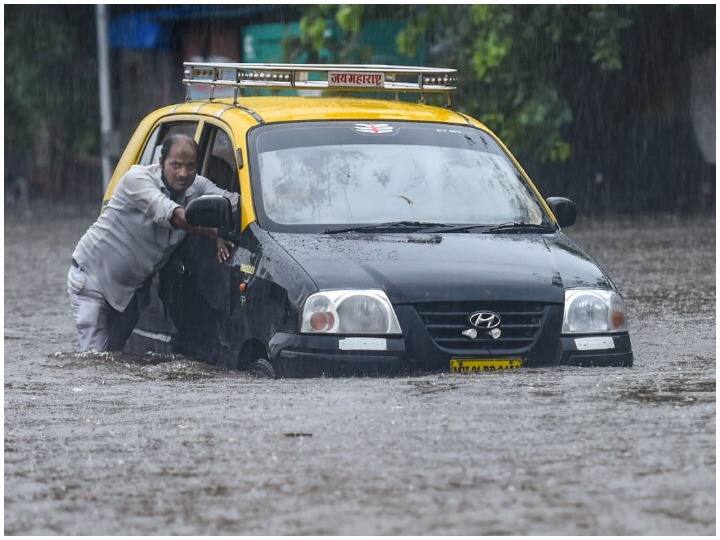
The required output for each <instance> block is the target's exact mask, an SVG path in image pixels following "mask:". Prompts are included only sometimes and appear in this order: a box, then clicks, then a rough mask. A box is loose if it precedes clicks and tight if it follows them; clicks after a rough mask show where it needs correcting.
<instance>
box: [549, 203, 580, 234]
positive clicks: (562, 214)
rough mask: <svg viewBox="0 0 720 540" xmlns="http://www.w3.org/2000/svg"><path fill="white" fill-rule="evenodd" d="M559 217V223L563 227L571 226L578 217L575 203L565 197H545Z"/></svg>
mask: <svg viewBox="0 0 720 540" xmlns="http://www.w3.org/2000/svg"><path fill="white" fill-rule="evenodd" d="M545 200H546V201H547V203H548V205H549V206H550V210H552V211H553V214H555V217H556V218H557V221H558V225H560V226H561V227H570V225H573V224H574V223H575V219H576V218H577V210H576V209H575V203H574V202H572V201H571V200H570V199H566V198H565V197H548V198H547V199H545Z"/></svg>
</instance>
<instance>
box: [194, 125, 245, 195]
mask: <svg viewBox="0 0 720 540" xmlns="http://www.w3.org/2000/svg"><path fill="white" fill-rule="evenodd" d="M200 154H201V155H203V156H204V160H203V164H202V167H201V169H200V170H201V174H202V175H203V176H205V177H206V178H209V179H210V180H212V181H213V182H214V183H215V185H217V186H218V187H220V188H222V189H226V190H228V191H233V192H237V191H238V180H237V163H236V161H235V149H234V148H233V144H232V140H231V139H230V136H229V135H228V134H227V133H226V132H225V131H224V130H223V129H221V128H219V127H216V126H212V125H209V124H207V125H206V132H205V133H204V134H203V142H202V144H201V145H200Z"/></svg>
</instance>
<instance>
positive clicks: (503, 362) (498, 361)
mask: <svg viewBox="0 0 720 540" xmlns="http://www.w3.org/2000/svg"><path fill="white" fill-rule="evenodd" d="M522 365H523V362H522V358H451V359H450V371H451V372H452V373H479V372H484V371H502V370H504V369H518V368H521V367H522Z"/></svg>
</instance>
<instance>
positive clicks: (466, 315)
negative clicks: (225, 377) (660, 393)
mask: <svg viewBox="0 0 720 540" xmlns="http://www.w3.org/2000/svg"><path fill="white" fill-rule="evenodd" d="M183 83H184V84H185V85H186V86H187V87H188V90H189V91H190V89H193V88H196V89H197V88H204V89H205V90H206V91H207V93H208V96H207V97H206V98H205V99H188V101H186V102H184V103H181V104H177V105H172V106H169V107H164V108H162V109H159V110H157V111H155V112H153V113H151V114H150V115H148V116H147V117H146V118H145V119H144V120H142V122H141V123H140V125H139V127H138V128H137V130H136V132H135V134H134V135H133V136H132V138H131V140H130V142H129V144H128V146H127V149H126V150H125V152H124V154H123V155H122V157H121V159H120V162H119V164H118V166H117V169H116V171H115V174H114V176H113V179H112V181H111V183H110V186H109V188H108V191H107V193H106V195H105V200H108V199H109V197H110V195H111V194H112V191H113V189H114V186H115V185H116V184H117V182H118V181H119V179H120V178H121V177H122V175H123V174H124V173H125V172H126V171H127V169H128V168H129V167H130V166H131V165H133V164H138V163H139V164H150V163H153V162H154V161H156V160H157V158H158V155H159V150H160V147H161V146H162V143H163V141H164V139H165V138H166V137H168V136H169V135H172V134H174V133H185V134H188V135H190V136H192V137H194V138H195V140H196V141H197V143H198V146H199V158H198V173H199V174H202V175H203V176H206V177H208V178H210V179H211V180H213V181H214V182H215V183H216V184H217V185H219V186H220V187H222V188H224V189H227V190H230V191H235V192H239V194H240V201H241V204H240V205H239V215H238V214H234V215H233V214H232V213H231V211H230V208H229V204H228V201H227V200H225V199H223V198H222V197H201V198H199V199H198V200H196V201H193V202H192V203H191V204H190V205H189V206H188V208H187V216H188V220H189V221H190V222H191V223H194V224H196V225H201V226H212V227H219V228H220V230H221V231H222V234H223V235H224V236H226V237H227V238H231V239H233V240H234V241H235V244H236V249H235V251H234V253H233V256H232V258H231V259H230V260H229V261H227V262H226V263H223V264H220V263H218V262H217V259H216V257H215V246H214V243H213V242H212V241H211V240H208V239H207V238H202V237H194V236H189V237H188V238H186V240H185V241H184V243H183V244H182V245H181V246H180V248H178V250H177V251H176V252H175V253H174V255H173V257H172V258H171V260H170V262H169V263H168V264H167V265H166V266H165V268H164V269H163V270H162V271H161V272H160V275H159V276H156V278H155V280H154V282H153V286H152V287H151V288H150V291H151V295H152V302H151V303H150V305H149V306H148V307H147V308H146V309H145V311H144V312H143V313H142V315H141V318H140V321H139V323H138V326H137V328H136V329H135V331H134V333H133V339H131V340H130V341H129V343H128V348H129V350H132V351H133V352H143V351H144V350H155V351H168V352H178V353H183V354H188V355H192V356H194V357H197V358H199V359H202V360H206V361H209V362H214V363H219V364H222V365H226V366H228V367H231V368H239V369H246V368H247V367H248V366H250V365H252V366H256V367H257V366H258V365H261V366H263V369H264V370H265V372H266V374H271V375H275V376H305V375H317V374H344V373H348V374H349V373H366V374H368V373H371V374H372V373H391V372H397V371H402V372H419V371H441V370H445V371H454V372H475V371H494V370H501V369H512V368H520V367H534V366H552V365H561V364H563V365H580V366H631V365H632V362H633V353H632V350H631V344H630V338H629V335H628V331H627V326H626V321H625V312H624V307H623V299H622V297H621V295H620V294H619V292H618V291H617V289H616V287H615V285H614V284H613V282H612V281H611V279H610V277H609V276H608V275H607V273H606V272H605V271H604V270H603V269H602V268H601V266H600V265H599V264H597V263H596V262H595V261H594V260H593V259H592V258H591V257H590V256H588V255H587V254H586V253H584V252H583V251H582V249H580V248H579V247H578V246H577V245H576V244H575V243H574V242H573V241H571V240H570V239H569V238H568V237H567V236H566V235H565V234H563V232H562V227H568V226H570V225H572V224H573V223H574V222H575V214H576V210H575V206H574V205H573V203H572V202H571V201H570V200H568V199H565V198H562V197H549V198H547V199H544V198H543V197H542V196H541V195H540V193H539V191H538V189H537V188H536V187H535V185H534V184H533V182H532V181H531V180H530V178H529V177H528V175H527V174H526V173H525V171H523V169H522V167H521V166H520V165H519V163H518V162H517V161H516V160H515V158H514V157H513V156H512V154H510V152H509V151H508V150H507V148H505V146H504V145H503V143H502V142H501V141H500V140H499V139H498V138H497V137H496V136H495V135H494V134H493V133H492V132H491V131H490V130H489V129H488V128H487V127H485V126H484V125H483V124H481V123H480V122H478V121H477V120H475V119H473V118H471V117H469V116H467V115H465V114H462V113H459V112H455V111H454V110H452V109H451V108H450V106H449V105H450V103H449V98H450V94H451V92H452V91H453V90H454V88H455V85H456V72H455V70H452V69H441V68H426V67H405V66H357V65H292V64H218V63H186V64H185V75H184V79H183ZM268 88H269V89H272V90H282V91H287V90H288V89H289V90H294V91H296V93H299V94H301V95H293V96H280V95H270V96H257V95H256V96H248V95H247V94H248V93H250V92H252V91H253V90H255V89H265V90H266V89H268ZM372 91H380V92H384V93H386V94H387V93H389V94H390V96H386V97H388V98H389V99H367V98H365V97H362V98H361V97H348V95H347V93H348V92H356V93H360V94H362V96H366V95H368V93H369V92H372ZM323 92H324V93H325V97H322V96H316V95H308V94H321V93H323ZM286 93H287V92H286ZM328 93H329V94H331V95H330V96H328V95H327V94H328ZM406 93H415V94H417V95H419V96H420V99H419V103H410V102H406V101H401V100H399V99H395V98H394V95H400V94H406ZM219 94H224V95H226V96H228V97H218V95H219ZM303 94H304V95H303ZM431 94H440V95H441V96H442V98H443V99H445V98H446V99H447V100H448V106H447V107H443V106H430V105H427V104H425V97H426V96H430V95H431ZM189 96H190V94H189ZM340 96H342V97H340Z"/></svg>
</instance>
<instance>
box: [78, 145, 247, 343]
mask: <svg viewBox="0 0 720 540" xmlns="http://www.w3.org/2000/svg"><path fill="white" fill-rule="evenodd" d="M196 171H197V144H196V143H195V141H194V140H193V139H192V138H191V137H188V136H186V135H172V136H170V137H168V138H167V139H166V140H165V141H164V143H163V146H162V149H161V153H160V162H159V164H154V165H147V166H145V165H135V166H133V167H132V168H131V169H130V170H129V171H128V172H127V173H126V174H125V176H123V177H122V179H121V180H120V182H119V183H118V185H117V187H116V189H115V190H114V192H113V195H112V197H111V198H110V200H109V201H108V203H107V206H106V207H105V209H104V210H103V212H102V213H101V214H100V217H98V219H97V221H96V222H95V223H94V224H93V225H91V226H90V228H89V229H88V230H87V232H86V233H85V234H84V235H83V237H82V238H81V239H80V241H79V242H78V244H77V246H76V247H75V251H74V252H73V254H72V265H71V267H70V270H69V272H68V282H67V288H68V294H69V295H70V299H71V304H72V312H73V316H74V318H75V325H76V327H77V334H78V342H79V348H80V350H81V351H88V350H96V351H113V350H120V349H122V347H123V345H124V344H125V341H127V339H128V337H129V336H130V334H131V333H132V330H133V328H134V327H135V324H136V323H137V320H138V315H139V306H138V298H137V297H138V295H137V294H136V293H137V291H138V290H139V289H140V288H142V286H143V285H144V284H145V283H146V282H147V281H148V280H149V279H150V278H151V277H152V276H153V275H154V274H155V273H156V272H157V271H158V270H159V269H160V268H162V266H163V265H164V264H165V262H166V261H167V260H168V258H169V256H170V255H171V253H172V252H173V250H174V249H175V248H176V247H177V246H178V244H179V243H180V242H181V241H182V240H183V239H184V238H185V236H186V235H187V234H188V233H190V234H199V235H203V236H207V237H209V238H215V239H217V256H218V261H219V262H221V263H222V262H224V261H225V260H227V259H228V258H229V256H230V251H231V249H232V244H230V243H229V242H227V241H225V240H223V239H222V238H219V237H218V231H217V229H213V228H203V227H193V226H192V225H190V224H189V223H188V222H187V221H186V220H185V206H187V204H188V203H189V202H190V201H192V200H194V199H196V198H198V197H200V196H202V195H222V196H224V197H226V198H228V199H229V200H230V202H231V204H232V208H233V211H237V205H238V194H237V193H231V192H229V191H225V190H223V189H220V188H219V187H217V186H216V185H215V184H213V183H212V182H211V181H210V180H208V179H207V178H205V177H203V176H200V175H198V174H196Z"/></svg>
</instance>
